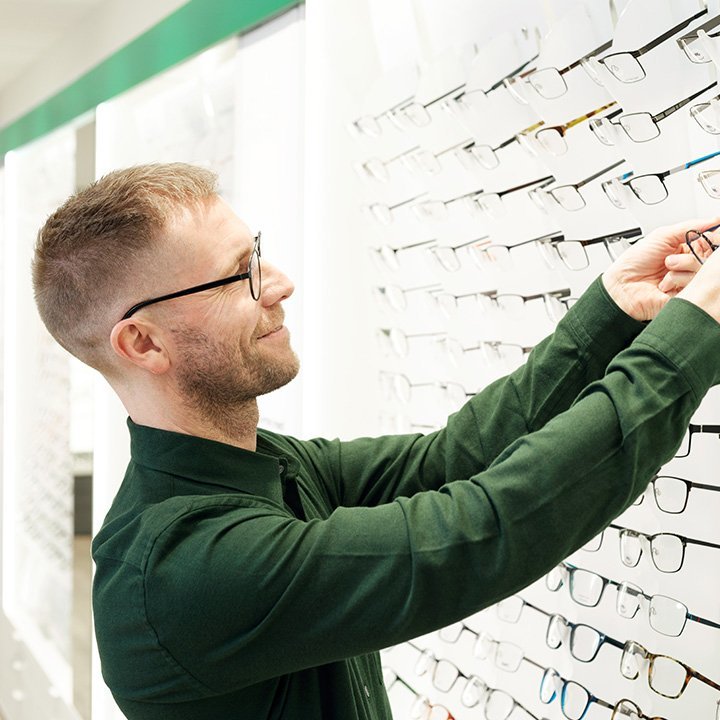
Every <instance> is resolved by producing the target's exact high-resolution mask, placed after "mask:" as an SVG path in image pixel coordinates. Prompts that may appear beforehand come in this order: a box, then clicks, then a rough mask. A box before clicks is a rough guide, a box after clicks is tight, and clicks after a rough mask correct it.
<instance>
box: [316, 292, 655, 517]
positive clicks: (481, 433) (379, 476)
mask: <svg viewBox="0 0 720 720" xmlns="http://www.w3.org/2000/svg"><path fill="white" fill-rule="evenodd" d="M643 327H644V326H643V324H642V323H639V322H636V321H634V320H632V319H631V318H629V317H628V316H627V315H625V314H624V313H623V312H622V311H621V310H620V309H619V308H618V307H617V306H616V305H615V304H614V302H613V301H612V300H611V299H610V297H609V296H608V294H607V292H606V291H605V290H604V288H603V287H602V284H601V282H600V280H597V281H596V282H595V283H593V284H592V285H591V287H590V288H589V289H588V291H587V292H586V293H585V294H584V295H583V296H582V297H581V298H580V299H579V300H578V302H577V303H576V305H575V306H574V307H573V308H572V309H571V310H570V312H569V313H568V315H567V316H566V317H565V318H564V319H563V320H562V322H561V323H559V325H558V327H557V329H556V331H555V332H554V333H553V334H552V335H551V336H549V337H548V338H546V339H545V340H543V341H542V342H541V343H540V344H539V345H538V346H537V347H536V348H535V349H534V350H533V352H532V353H531V354H530V357H529V358H528V361H527V363H526V364H525V365H524V366H523V367H522V368H519V369H518V370H516V371H515V372H514V373H512V374H511V375H508V376H506V377H504V378H501V379H499V380H497V381H495V382H494V383H492V384H491V385H489V386H488V387H486V388H485V389H483V390H482V391H480V392H479V393H478V394H477V395H475V396H474V397H473V398H471V399H470V400H469V401H468V402H467V403H466V404H465V405H464V406H463V407H462V408H461V409H460V410H459V411H458V412H457V413H455V414H454V415H452V416H450V418H448V422H447V426H446V427H445V428H444V429H442V430H441V431H438V432H436V433H431V434H429V435H427V436H424V437H422V436H409V435H408V436H395V437H384V438H361V439H358V440H353V441H350V442H342V443H340V442H337V441H335V442H330V443H328V442H326V441H321V440H317V441H313V442H314V444H315V448H316V449H320V450H321V452H322V453H323V454H325V455H326V457H327V458H328V462H329V466H330V467H331V471H330V474H331V475H332V477H333V478H334V483H335V485H336V487H337V492H338V495H339V496H340V497H341V504H343V505H378V504H381V503H384V502H389V501H391V500H393V499H394V498H396V497H400V496H411V495H413V494H415V493H416V492H421V491H423V490H431V489H436V488H439V487H441V486H442V485H444V484H445V483H446V482H449V481H451V480H455V479H457V478H462V477H469V476H471V475H474V474H476V473H478V472H481V471H482V470H484V469H485V468H487V467H488V466H489V465H490V464H491V463H492V462H493V461H494V460H495V458H496V457H497V456H498V455H499V454H500V453H501V452H502V451H503V450H504V449H505V448H506V447H508V445H510V444H511V443H512V442H514V441H515V440H516V439H517V438H519V437H522V436H523V435H525V434H527V433H529V432H533V431H535V430H537V429H539V428H541V427H542V426H543V425H544V424H545V423H547V422H548V421H549V420H550V419H552V418H553V417H555V416H556V415H557V414H559V413H561V412H563V411H564V410H566V409H567V408H568V407H570V405H571V403H572V402H573V400H575V398H576V397H577V396H578V395H579V393H580V392H581V391H582V390H583V388H585V387H586V386H587V385H588V384H589V383H590V382H592V381H594V380H596V379H597V378H600V377H602V376H603V374H604V372H605V369H606V367H607V365H608V363H609V362H610V360H612V358H613V357H614V356H615V355H616V354H617V353H618V352H620V351H621V350H622V349H623V348H625V347H627V346H628V345H629V344H630V342H632V340H633V338H635V337H636V336H637V335H638V333H639V332H640V331H641V330H642V329H643Z"/></svg>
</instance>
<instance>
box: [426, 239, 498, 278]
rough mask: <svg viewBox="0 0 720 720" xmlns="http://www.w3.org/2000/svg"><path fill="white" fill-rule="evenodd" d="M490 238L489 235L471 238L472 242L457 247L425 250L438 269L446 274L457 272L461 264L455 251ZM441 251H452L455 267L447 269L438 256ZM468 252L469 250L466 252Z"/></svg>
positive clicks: (442, 246) (447, 246) (446, 246)
mask: <svg viewBox="0 0 720 720" xmlns="http://www.w3.org/2000/svg"><path fill="white" fill-rule="evenodd" d="M489 237H490V236H489V235H483V236H481V237H479V238H473V239H472V240H466V241H465V242H461V243H460V244H459V245H436V246H434V247H429V248H427V252H428V255H429V257H432V259H433V260H434V261H435V262H436V263H437V264H438V265H440V267H441V268H442V269H443V270H445V271H446V272H457V271H458V270H459V269H460V268H461V267H462V263H461V262H460V260H459V259H458V256H457V251H458V250H461V249H462V248H468V249H469V248H470V247H471V246H472V245H475V244H479V243H482V242H483V241H484V240H487V239H488V238H489ZM443 250H452V251H453V257H454V258H455V261H456V262H457V267H454V266H453V267H452V268H450V267H448V265H446V264H445V263H444V262H443V261H442V260H441V259H440V256H439V255H438V252H440V251H443ZM468 251H469V250H468Z"/></svg>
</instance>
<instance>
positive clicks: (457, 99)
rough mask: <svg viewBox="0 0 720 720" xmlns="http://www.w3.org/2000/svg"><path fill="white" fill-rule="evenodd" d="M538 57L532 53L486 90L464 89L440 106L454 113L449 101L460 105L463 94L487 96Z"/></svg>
mask: <svg viewBox="0 0 720 720" xmlns="http://www.w3.org/2000/svg"><path fill="white" fill-rule="evenodd" d="M538 57H539V55H534V56H533V57H531V58H530V59H529V60H526V61H525V62H524V63H523V64H522V65H520V67H518V68H515V70H513V71H512V72H510V73H508V74H507V75H505V76H504V77H502V78H500V79H499V80H498V81H497V82H496V83H494V84H493V85H491V86H490V88H488V89H487V90H483V89H482V88H474V89H472V90H464V91H463V92H462V93H461V94H460V95H458V96H457V97H454V98H450V99H448V100H446V101H445V102H444V103H443V105H442V107H443V108H444V109H445V110H447V111H449V112H450V113H454V112H455V111H454V109H453V105H452V104H451V103H456V104H457V105H460V106H462V105H463V104H464V103H463V102H462V100H461V98H462V97H464V96H465V95H470V94H475V93H477V94H482V95H483V97H485V98H487V96H488V95H489V94H490V93H491V92H493V91H494V90H497V89H498V88H500V87H502V86H503V85H504V84H505V81H506V80H509V79H510V78H513V77H515V75H517V74H518V73H519V72H522V70H524V69H525V68H526V67H527V66H528V65H529V64H530V63H531V62H533V61H534V60H537V59H538ZM468 107H469V106H468Z"/></svg>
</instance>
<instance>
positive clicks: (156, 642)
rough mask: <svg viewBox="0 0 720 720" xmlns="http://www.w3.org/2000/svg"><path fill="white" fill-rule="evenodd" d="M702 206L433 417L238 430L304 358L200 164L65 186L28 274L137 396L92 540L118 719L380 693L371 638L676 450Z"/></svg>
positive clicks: (538, 548)
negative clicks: (341, 435)
mask: <svg viewBox="0 0 720 720" xmlns="http://www.w3.org/2000/svg"><path fill="white" fill-rule="evenodd" d="M714 222H715V223H716V222H718V221H717V220H715V221H714ZM712 224H714V223H711V222H702V221H696V222H692V223H684V224H680V225H677V226H675V227H672V228H660V229H658V230H656V231H654V232H653V233H651V234H650V235H649V236H648V237H646V238H645V239H644V240H642V241H640V242H639V243H638V244H637V245H635V246H634V247H633V248H632V249H631V250H629V251H628V252H627V253H625V255H623V257H622V258H620V260H618V261H616V262H615V263H614V265H613V266H612V267H611V268H610V269H609V270H608V271H607V272H606V273H605V275H604V276H603V278H602V279H598V280H597V281H596V282H595V283H593V285H592V286H591V287H590V288H589V290H588V291H587V292H586V293H585V294H584V295H583V297H582V298H581V299H580V300H579V301H578V302H577V303H576V304H575V306H574V307H573V308H572V309H571V310H570V312H569V313H568V314H567V316H566V317H565V318H564V319H563V320H562V322H561V323H560V324H559V325H558V328H557V330H556V332H555V333H554V334H553V335H552V336H550V337H549V338H547V339H546V340H545V341H543V342H542V343H541V344H540V345H539V346H538V347H537V348H536V349H535V350H534V351H533V353H532V354H531V356H530V358H529V360H528V362H527V364H526V365H525V366H524V367H523V368H521V369H519V370H518V371H516V372H515V373H513V374H512V375H511V376H509V377H508V378H504V379H501V380H499V381H497V382H495V383H493V384H492V385H491V386H489V387H488V388H486V389H485V390H484V391H482V392H481V393H479V394H478V395H476V396H475V397H474V398H472V399H471V400H470V401H469V402H468V403H467V404H466V405H465V406H464V407H463V408H462V409H461V410H460V411H459V412H457V413H456V414H454V415H453V416H451V417H450V418H449V420H448V424H447V427H446V428H445V429H443V430H441V431H439V432H435V433H432V434H430V435H427V436H419V435H412V436H411V435H408V436H392V437H384V438H375V439H372V438H362V439H358V440H355V441H352V442H339V441H328V440H322V439H316V440H311V441H300V440H297V439H295V438H291V437H286V436H281V435H277V434H274V433H271V432H268V431H264V430H261V429H258V428H257V420H258V412H257V405H256V397H257V396H258V395H261V394H262V393H266V392H270V391H271V390H274V389H275V388H278V387H280V386H281V385H284V384H285V383H287V382H289V381H290V380H291V379H292V378H293V377H294V376H295V375H296V373H297V372H298V360H297V358H296V356H295V354H294V353H293V351H292V349H291V347H290V341H289V335H288V331H287V329H286V328H285V327H284V326H283V309H282V301H283V300H285V299H287V298H288V297H289V296H290V295H291V294H292V292H293V285H292V283H291V282H290V281H289V280H288V279H287V278H286V277H285V276H284V275H283V274H282V273H281V272H280V271H279V270H277V269H276V268H275V267H274V266H272V265H271V264H269V263H268V262H267V261H265V260H264V259H262V260H261V246H260V236H259V235H257V236H253V234H252V233H251V232H250V230H249V229H248V228H247V227H246V226H245V225H244V224H243V223H242V222H241V221H240V220H239V219H238V218H237V217H236V216H235V215H234V214H233V212H232V210H231V209H230V208H229V207H228V206H227V205H226V204H225V203H224V202H223V201H222V200H221V199H220V198H219V197H218V196H217V194H216V191H215V178H214V176H213V175H212V174H211V173H209V172H207V171H204V170H201V169H199V168H194V167H191V166H187V165H182V164H170V165H150V166H140V167H135V168H131V169H129V170H122V171H118V172H114V173H111V174H110V175H108V176H106V177H105V178H103V179H101V180H100V181H98V182H97V183H95V184H94V185H92V186H91V187H89V188H87V189H86V190H84V191H82V192H80V193H79V194H77V195H76V196H74V197H72V198H70V199H69V200H68V201H67V202H66V204H65V205H64V206H63V207H61V208H60V209H59V210H58V211H56V213H55V214H54V215H52V216H51V217H50V218H49V219H48V221H47V223H46V225H45V226H44V227H43V229H42V230H41V231H40V234H39V237H38V244H37V247H36V255H35V260H34V267H33V278H34V284H35V292H36V298H37V303H38V307H39V310H40V314H41V316H42V318H43V320H44V322H45V323H46V325H47V327H48V329H49V331H50V332H51V333H52V334H53V335H54V337H55V338H56V339H57V340H58V342H60V343H61V344H62V345H63V346H64V347H66V348H67V349H68V350H69V351H70V352H71V353H73V354H74V355H76V356H77V357H79V358H80V359H81V360H83V361H84V362H86V363H88V364H90V365H92V366H93V367H95V368H97V369H98V370H99V371H100V372H102V373H103V375H104V376H105V377H106V378H107V380H108V382H109V383H110V384H111V386H112V387H113V388H114V389H115V391H116V392H117V394H118V395H119V396H120V398H121V400H122V401H123V403H124V405H125V407H126V409H127V411H128V414H129V416H130V419H129V420H128V425H129V428H130V436H131V448H132V451H131V454H132V460H131V462H130V465H129V467H128V469H127V473H126V476H125V479H124V482H123V484H122V486H121V488H120V490H119V492H118V494H117V497H116V498H115V501H114V503H113V506H112V508H111V509H110V511H109V513H108V515H107V517H106V519H105V523H104V525H103V527H102V529H101V531H100V532H99V534H98V535H97V537H96V538H95V540H94V544H93V553H94V559H95V562H96V566H97V572H96V578H95V585H94V611H95V625H96V634H97V639H98V647H99V650H100V656H101V660H102V666H103V674H104V677H105V680H106V682H107V683H108V685H109V687H110V689H111V690H112V692H113V694H114V696H115V698H116V700H117V702H118V704H119V706H120V707H121V709H122V710H123V712H124V713H125V714H126V715H127V717H128V718H130V719H131V720H146V719H147V720H156V719H159V718H163V720H165V719H166V718H173V720H210V719H215V718H217V719H223V720H225V719H230V718H232V719H234V718H238V719H239V718H252V719H253V720H260V719H261V718H302V719H303V720H310V719H314V718H343V719H345V718H348V719H360V718H362V719H373V720H376V719H379V718H382V719H388V718H390V710H389V705H388V702H387V697H386V693H385V691H384V688H383V685H382V677H381V669H380V661H379V656H378V654H377V651H378V650H380V649H381V648H383V647H386V646H390V645H393V644H396V643H399V642H403V641H405V640H408V639H409V638H412V637H414V636H417V635H420V634H423V633H426V632H428V631H431V630H433V629H437V628H439V627H441V626H444V625H447V624H449V623H452V622H454V621H456V620H458V619H460V618H463V617H466V616H468V615H470V614H472V613H475V612H477V611H478V610H480V609H481V608H483V607H486V606H488V605H490V604H492V603H495V602H497V601H498V600H500V599H502V598H504V597H506V596H508V595H510V594H512V593H514V592H516V591H517V590H519V589H520V588H522V587H524V586H526V585H527V584H529V583H530V582H532V581H534V580H535V579H537V578H538V577H540V576H541V575H543V574H544V573H546V572H547V571H548V570H550V569H551V568H552V567H553V566H554V565H555V564H556V563H557V562H558V561H559V560H561V559H562V558H564V557H566V556H567V555H568V554H570V553H571V552H572V551H574V550H575V549H577V548H578V547H580V546H581V545H583V544H584V543H585V542H586V541H588V540H589V539H590V538H591V537H593V536H594V535H596V534H597V533H598V532H600V531H601V530H602V529H603V528H604V527H605V526H606V525H607V524H608V523H609V522H610V521H611V520H612V519H613V518H614V517H616V516H617V515H618V514H620V513H621V512H622V511H623V510H624V509H625V508H626V507H628V506H629V505H630V504H631V503H632V502H633V500H634V499H635V498H636V497H637V496H638V495H639V494H640V493H641V492H642V491H643V490H644V488H645V486H646V484H647V482H648V480H649V479H650V477H651V476H652V475H653V473H654V472H656V471H657V469H658V468H659V467H660V466H661V465H662V464H663V463H664V462H666V461H667V460H668V459H669V458H671V457H672V456H673V454H674V450H675V449H676V448H677V446H678V445H679V443H680V440H681V438H682V436H683V433H684V430H685V429H686V427H687V424H688V422H689V420H690V417H691V415H692V413H693V411H694V410H695V409H696V408H697V406H698V404H699V402H700V400H701V399H702V397H703V395H704V394H705V393H706V391H707V390H708V389H709V388H710V387H711V385H713V384H714V383H717V382H718V381H719V380H720V378H718V370H717V368H718V367H719V365H718V363H717V362H713V361H712V359H713V358H716V357H718V355H719V354H720V325H718V319H720V294H719V293H718V292H717V288H718V286H719V285H720V254H718V255H719V256H718V257H715V256H710V251H711V248H710V246H709V245H707V244H706V245H705V246H704V250H705V254H704V255H703V256H701V257H707V260H706V262H705V265H704V266H703V268H702V269H701V270H700V271H699V272H698V273H697V275H695V271H696V270H697V268H698V264H697V262H696V261H695V260H694V259H693V257H692V255H690V254H689V253H684V252H682V251H681V250H680V248H681V247H682V245H683V240H684V234H685V230H687V229H690V228H691V227H692V228H695V229H698V230H700V231H702V230H704V229H706V228H708V227H709V226H710V225H712ZM699 244H702V240H701V241H699ZM696 249H698V251H699V248H696ZM678 291H680V292H679V295H680V298H683V299H673V300H670V301H669V299H670V296H671V295H674V294H676V293H678ZM653 318H655V319H654V320H653V321H652V322H651V323H650V324H649V325H648V326H647V327H645V325H644V321H648V320H651V319H653Z"/></svg>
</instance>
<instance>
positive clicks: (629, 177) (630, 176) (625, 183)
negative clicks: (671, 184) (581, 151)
mask: <svg viewBox="0 0 720 720" xmlns="http://www.w3.org/2000/svg"><path fill="white" fill-rule="evenodd" d="M718 156H720V150H716V151H715V152H712V153H710V154H708V155H703V156H702V157H699V158H695V159H694V160H690V161H688V162H686V163H683V164H682V165H678V166H676V167H674V168H670V170H663V171H662V172H659V173H643V174H642V175H635V174H634V173H632V172H630V173H626V174H625V175H624V176H622V177H623V178H624V179H620V178H612V179H610V180H606V181H605V182H603V183H602V184H601V187H602V189H603V191H604V192H605V195H606V197H607V198H608V200H610V202H611V203H612V204H613V206H615V207H617V208H619V209H622V210H625V209H627V206H624V205H623V206H621V205H619V204H618V203H619V202H622V199H621V198H620V196H618V197H617V201H616V200H613V199H612V197H611V195H610V191H609V188H610V187H614V185H613V181H615V180H618V181H619V184H620V185H621V186H622V187H625V188H630V190H632V192H633V194H634V195H635V197H637V199H638V200H639V201H640V202H641V203H643V204H644V205H659V204H660V203H661V202H663V201H664V200H666V199H667V198H668V196H669V194H670V193H669V192H668V189H667V185H666V184H665V178H667V177H669V176H670V175H675V174H676V173H679V172H682V171H683V170H688V169H689V168H691V167H694V166H695V165H699V164H700V163H703V162H706V161H707V160H712V159H713V158H714V157H718ZM651 177H654V178H657V180H658V182H659V183H660V185H661V186H662V188H663V190H664V192H665V195H664V196H663V197H662V198H660V199H659V200H655V201H653V202H648V201H647V200H643V199H642V197H640V192H639V191H638V190H637V189H636V187H635V185H636V184H637V182H638V180H644V179H645V178H651Z"/></svg>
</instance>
